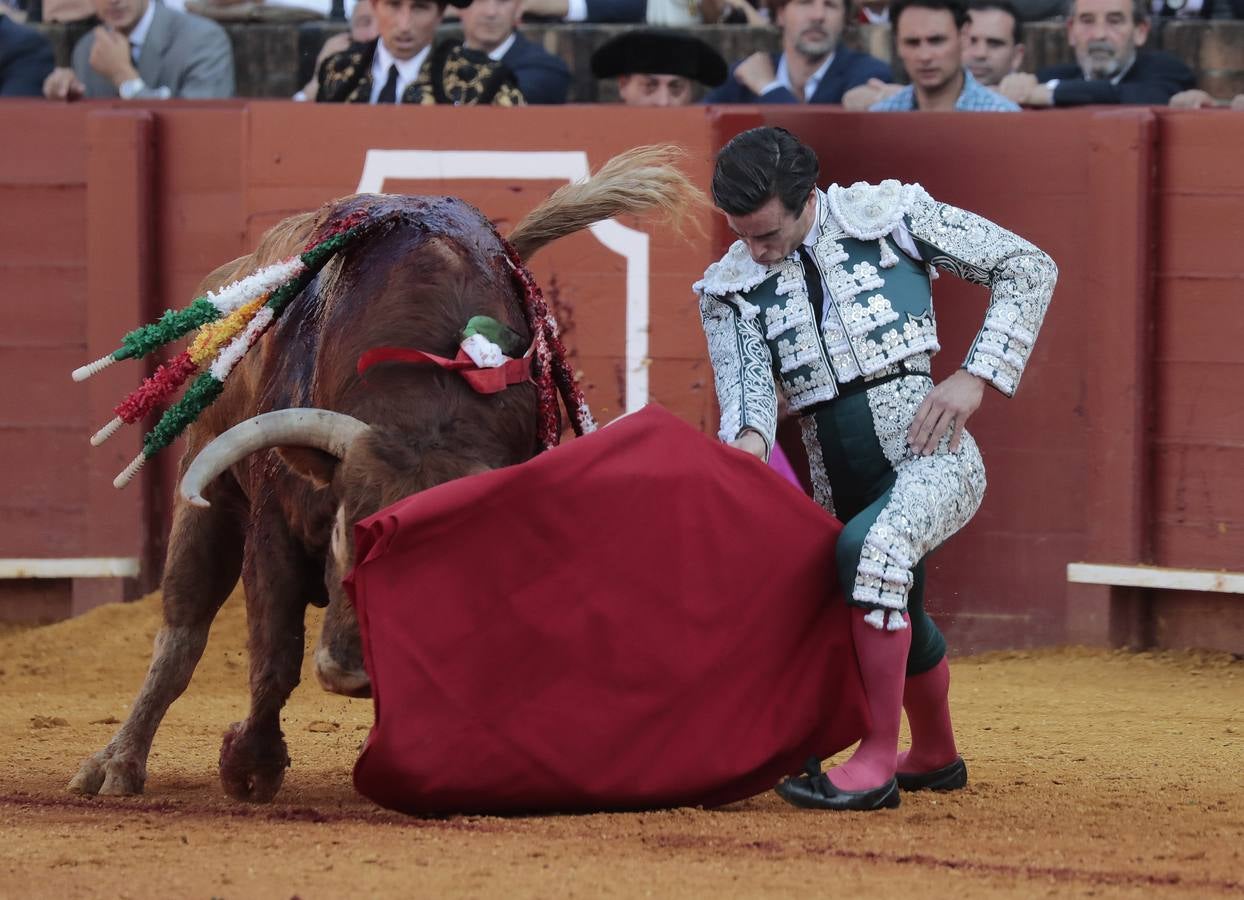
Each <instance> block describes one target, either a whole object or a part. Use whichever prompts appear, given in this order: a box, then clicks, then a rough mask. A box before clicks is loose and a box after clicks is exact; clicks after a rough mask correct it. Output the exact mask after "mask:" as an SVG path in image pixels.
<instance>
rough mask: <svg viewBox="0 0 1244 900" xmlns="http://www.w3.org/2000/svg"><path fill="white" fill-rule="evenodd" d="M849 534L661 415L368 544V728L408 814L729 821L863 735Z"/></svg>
mask: <svg viewBox="0 0 1244 900" xmlns="http://www.w3.org/2000/svg"><path fill="white" fill-rule="evenodd" d="M840 530H841V526H840V525H839V524H838V523H837V522H836V521H835V520H834V519H832V518H831V517H830V516H828V515H826V514H825V512H824V511H823V510H822V509H821V508H820V507H819V506H817V505H816V504H815V503H813V502H812V501H811V500H809V499H808V498H807V497H806V496H804V495H803V494H802V493H801V492H800V491H799V490H797V489H796V488H794V487H792V486H791V485H790V484H789V483H787V482H786V481H785V480H783V479H782V478H781V477H780V476H779V475H777V474H776V473H774V472H773V471H772V470H771V469H770V468H769V467H767V466H765V465H764V464H763V463H761V462H759V461H758V460H756V459H754V458H752V457H750V456H747V455H746V454H743V453H741V452H740V451H737V450H733V449H730V448H727V447H724V446H722V445H720V444H718V443H717V442H715V441H713V440H711V439H709V438H707V437H705V436H704V435H702V434H700V433H699V432H697V431H695V430H694V429H692V428H691V427H690V426H688V425H686V424H685V423H683V422H682V421H680V420H679V419H677V418H676V417H675V416H673V415H671V414H670V413H668V412H666V411H665V410H662V409H660V408H659V407H654V406H649V407H647V408H646V409H644V410H642V411H640V412H637V413H635V414H633V415H630V416H626V417H623V418H622V419H619V420H617V421H616V422H614V423H612V424H610V425H609V426H607V427H605V428H603V429H601V430H599V431H597V432H596V433H594V434H591V435H588V436H586V437H582V438H579V439H577V440H574V441H572V442H570V443H568V444H565V445H563V446H561V447H558V448H556V449H554V450H551V451H548V452H546V453H543V454H541V455H540V456H538V457H536V458H535V459H533V460H531V461H530V462H527V463H524V464H522V465H518V466H513V467H510V468H506V469H501V470H498V471H494V472H489V473H486V474H483V475H478V476H474V477H471V478H466V479H461V480H459V481H455V482H451V483H449V484H446V485H442V486H440V487H437V488H434V489H432V490H429V491H425V492H423V493H420V494H416V495H414V496H412V497H408V498H406V499H405V500H403V501H401V502H399V503H397V504H394V505H393V506H391V507H389V508H387V509H385V510H382V511H381V512H380V513H378V514H376V515H375V516H373V517H371V518H369V519H367V520H364V521H363V522H360V523H359V524H358V525H357V526H356V528H355V541H356V545H357V547H356V549H357V553H356V558H357V559H359V560H361V562H359V564H358V565H357V566H356V568H355V569H354V571H353V572H352V573H351V575H350V577H349V578H348V579H347V582H346V583H347V588H348V589H349V590H350V592H351V596H352V597H353V598H354V600H355V604H356V607H357V610H358V614H359V623H360V629H361V633H362V638H363V647H364V656H365V662H366V666H367V671H368V674H369V675H370V676H371V679H372V687H373V691H374V696H375V707H376V722H375V725H374V726H373V728H372V731H371V734H370V735H369V737H368V739H367V742H366V744H365V746H364V749H363V752H362V754H361V756H360V757H359V760H358V762H357V764H356V766H355V770H354V783H355V786H356V787H357V789H358V790H359V791H360V792H361V793H363V794H364V795H366V796H368V797H370V798H372V799H373V800H375V801H376V802H377V803H379V804H381V805H383V806H386V807H390V808H392V809H397V810H403V811H405V812H410V813H429V812H477V813H506V812H521V811H576V810H605V809H634V808H643V807H658V806H675V805H697V804H702V805H706V806H713V805H718V804H722V803H728V802H731V801H734V800H738V799H741V798H743V797H747V796H749V795H752V794H755V793H758V792H760V791H764V790H766V789H768V788H770V787H772V786H773V785H774V784H775V783H776V782H777V781H778V780H779V779H780V778H781V776H783V775H785V774H788V773H794V772H797V771H799V770H800V768H801V766H802V764H803V762H804V760H805V759H806V758H807V757H809V756H817V757H821V758H823V757H826V756H829V755H831V754H833V753H836V752H838V751H839V750H842V749H843V748H845V747H847V746H849V745H850V744H851V743H853V742H854V741H855V740H857V739H858V738H859V737H860V735H861V734H862V733H863V731H864V728H865V725H866V716H867V714H866V712H865V708H864V703H863V696H862V692H861V688H860V683H859V674H858V670H857V667H856V662H855V655H854V650H853V648H852V644H851V640H850V632H849V620H848V617H847V607H846V606H845V604H844V603H843V601H842V598H841V597H840V596H839V595H838V594H837V586H836V585H837V581H836V578H835V572H834V564H833V559H834V553H833V551H834V544H835V541H836V539H837V535H838V532H839V531H840Z"/></svg>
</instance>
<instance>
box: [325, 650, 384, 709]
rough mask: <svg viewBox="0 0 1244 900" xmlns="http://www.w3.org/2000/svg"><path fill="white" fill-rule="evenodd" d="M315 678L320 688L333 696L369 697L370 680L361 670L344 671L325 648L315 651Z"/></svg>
mask: <svg viewBox="0 0 1244 900" xmlns="http://www.w3.org/2000/svg"><path fill="white" fill-rule="evenodd" d="M315 677H316V678H317V679H319V682H320V687H322V688H324V690H326V691H331V692H332V693H334V694H343V695H345V696H347V697H370V696H371V679H370V678H368V677H367V672H366V671H364V670H363V669H346V668H344V667H343V666H341V665H340V664H339V663H338V662H337V660H335V659H333V655H332V654H331V653H330V652H329V651H328V648H327V647H320V648H318V649H317V650H316V651H315Z"/></svg>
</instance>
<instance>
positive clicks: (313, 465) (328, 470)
mask: <svg viewBox="0 0 1244 900" xmlns="http://www.w3.org/2000/svg"><path fill="white" fill-rule="evenodd" d="M276 452H277V453H278V454H279V455H280V457H281V459H283V460H284V461H285V464H286V465H287V466H289V467H290V468H291V469H293V470H294V471H295V472H297V473H298V474H299V475H301V476H302V477H303V478H305V479H307V481H309V482H311V483H312V484H313V485H315V486H316V488H318V489H323V488H326V487H328V486H329V485H330V484H332V483H333V475H334V474H336V472H337V466H339V465H341V460H339V459H338V458H337V457H335V456H333V455H332V454H331V453H325V452H324V451H323V450H317V449H316V448H314V447H279V448H278V449H277V451H276Z"/></svg>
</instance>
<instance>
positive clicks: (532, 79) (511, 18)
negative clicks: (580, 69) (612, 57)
mask: <svg viewBox="0 0 1244 900" xmlns="http://www.w3.org/2000/svg"><path fill="white" fill-rule="evenodd" d="M522 14H523V4H522V0H474V2H472V3H471V5H470V6H467V7H465V8H464V9H463V10H462V12H461V13H459V18H460V19H462V34H463V43H464V44H465V45H466V46H467V47H469V48H470V49H472V50H478V51H480V52H481V53H486V54H488V56H489V58H491V59H493V60H495V61H499V62H501V63H504V64H505V66H506V67H507V68H508V69H509V70H510V71H511V72H513V73H514V77H515V78H517V79H518V89H519V90H520V91H522V93H523V99H524V100H526V101H527V102H528V103H565V102H566V92H567V91H568V90H569V88H570V69H569V68H567V66H566V64H565V63H564V62H562V61H561V59H559V58H558V57H556V56H554V55H553V54H552V53H549V52H548V51H546V50H545V49H544V48H543V47H541V46H539V45H538V44H535V43H532V42H531V41H529V40H527V38H525V37H523V36H522V35H521V34H519V33H518V32H517V31H515V28H516V27H517V26H518V20H519V19H520V18H521V17H522Z"/></svg>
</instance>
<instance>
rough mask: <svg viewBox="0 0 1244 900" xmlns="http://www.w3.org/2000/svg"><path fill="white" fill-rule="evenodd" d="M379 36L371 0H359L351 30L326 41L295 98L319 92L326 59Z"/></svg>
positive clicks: (302, 97) (354, 10)
mask: <svg viewBox="0 0 1244 900" xmlns="http://www.w3.org/2000/svg"><path fill="white" fill-rule="evenodd" d="M166 2H167V0H166ZM378 37H380V32H379V31H378V30H377V28H376V16H375V13H373V12H372V8H371V0H358V2H357V3H355V4H354V8H353V9H352V10H350V30H349V31H342V32H340V33H339V34H334V35H333V36H332V37H330V38H329V39H328V40H326V41H325V42H324V46H322V47H321V48H320V52H319V53H318V54H317V55H316V57H315V71H314V72H313V73H312V74H311V80H310V81H308V82H307V83H306V85H305V86H304V87H303V89H302V90H301V91H299V92H298V93H296V94H294V99H295V100H310V99H312V98H313V97H314V96H315V95H316V94H317V93H318V92H319V89H320V83H319V81H318V80H317V76H318V73H319V71H320V66H321V65H323V63H324V60H326V59H328V58H329V57H330V56H332V55H333V54H335V53H341V52H342V51H343V50H347V49H349V47H350V45H351V44H366V43H367V42H368V41H374V40H375V39H376V38H378Z"/></svg>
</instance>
